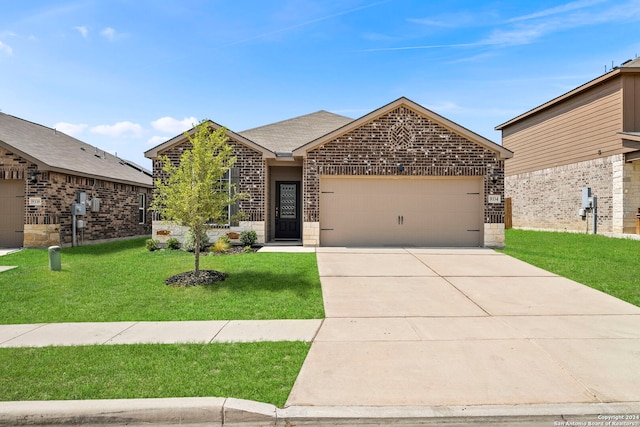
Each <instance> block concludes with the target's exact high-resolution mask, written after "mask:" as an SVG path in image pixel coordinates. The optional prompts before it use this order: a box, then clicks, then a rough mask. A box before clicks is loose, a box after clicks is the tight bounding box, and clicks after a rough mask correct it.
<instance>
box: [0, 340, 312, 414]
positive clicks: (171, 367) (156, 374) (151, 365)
mask: <svg viewBox="0 0 640 427" xmlns="http://www.w3.org/2000/svg"><path fill="white" fill-rule="evenodd" d="M310 345H311V344H310V343H302V342H271V343H265V342H262V343H242V344H180V345H113V346H112V345H103V346H82V347H45V348H5V349H0V401H15V400H71V399H132V398H153V397H200V396H216V397H228V396H232V397H236V398H239V399H248V400H255V401H258V402H265V403H271V404H273V405H276V406H283V405H284V404H285V402H286V400H287V397H288V396H289V393H290V392H291V388H292V387H293V383H294V382H295V380H296V377H297V375H298V372H299V371H300V367H301V366H302V363H303V362H304V359H305V357H306V355H307V352H308V351H309V347H310Z"/></svg>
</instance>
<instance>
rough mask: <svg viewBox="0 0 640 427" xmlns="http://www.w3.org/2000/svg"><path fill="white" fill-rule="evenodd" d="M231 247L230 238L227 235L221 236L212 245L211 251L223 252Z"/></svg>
mask: <svg viewBox="0 0 640 427" xmlns="http://www.w3.org/2000/svg"><path fill="white" fill-rule="evenodd" d="M230 247H231V243H230V242H229V238H228V237H227V236H220V238H219V239H218V240H216V242H215V243H214V244H213V246H212V247H211V252H215V253H218V254H222V253H225V252H227V251H228V250H229V248H230Z"/></svg>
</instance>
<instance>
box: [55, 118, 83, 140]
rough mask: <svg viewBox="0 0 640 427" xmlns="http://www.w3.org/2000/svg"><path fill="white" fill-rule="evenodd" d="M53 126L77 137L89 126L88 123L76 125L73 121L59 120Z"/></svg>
mask: <svg viewBox="0 0 640 427" xmlns="http://www.w3.org/2000/svg"><path fill="white" fill-rule="evenodd" d="M53 127H54V128H55V129H57V130H59V131H60V132H62V133H66V134H67V135H71V136H74V137H77V136H79V135H81V134H82V132H84V130H85V129H86V128H87V127H88V125H85V124H78V125H75V124H73V123H65V122H58V123H56V124H55V125H53Z"/></svg>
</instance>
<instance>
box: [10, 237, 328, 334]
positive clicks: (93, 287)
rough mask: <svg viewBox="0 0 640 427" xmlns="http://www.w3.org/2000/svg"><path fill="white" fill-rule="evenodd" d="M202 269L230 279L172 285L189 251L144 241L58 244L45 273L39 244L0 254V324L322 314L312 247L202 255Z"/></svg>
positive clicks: (189, 265) (187, 266)
mask: <svg viewBox="0 0 640 427" xmlns="http://www.w3.org/2000/svg"><path fill="white" fill-rule="evenodd" d="M200 261H201V268H202V269H212V270H219V271H223V272H225V273H227V274H228V275H229V277H228V278H227V279H226V280H225V281H223V282H218V283H216V284H214V285H212V286H206V287H189V288H182V287H171V286H166V285H165V284H164V279H166V278H167V277H170V276H172V275H175V274H177V273H181V272H184V271H189V270H191V269H193V254H191V253H187V252H183V251H157V252H149V251H147V250H146V249H145V248H144V239H135V240H128V241H120V242H113V243H107V244H100V245H91V246H82V247H75V248H64V249H62V271H50V270H49V265H48V253H47V250H46V249H25V250H23V251H20V252H17V253H14V254H9V255H6V256H3V257H0V265H17V266H18V268H17V269H13V270H10V271H6V272H3V273H0V290H1V292H0V306H1V307H2V310H0V323H2V324H16V323H49V322H89V321H93V322H101V321H105V322H106V321H109V322H113V321H133V320H137V321H145V320H155V321H160V320H224V319H238V320H244V319H311V318H323V317H324V309H323V303H322V291H321V288H320V279H319V276H318V267H317V264H316V258H315V254H313V253H247V254H239V255H229V256H203V257H201V260H200Z"/></svg>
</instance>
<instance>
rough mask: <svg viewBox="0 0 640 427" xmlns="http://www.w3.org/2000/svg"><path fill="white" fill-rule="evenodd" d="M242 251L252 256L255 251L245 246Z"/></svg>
mask: <svg viewBox="0 0 640 427" xmlns="http://www.w3.org/2000/svg"><path fill="white" fill-rule="evenodd" d="M242 250H243V251H244V253H245V254H250V253H251V252H253V249H251V246H245V247H244V248H242Z"/></svg>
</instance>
